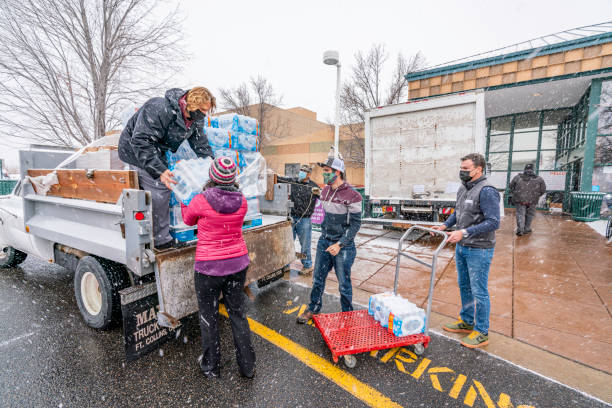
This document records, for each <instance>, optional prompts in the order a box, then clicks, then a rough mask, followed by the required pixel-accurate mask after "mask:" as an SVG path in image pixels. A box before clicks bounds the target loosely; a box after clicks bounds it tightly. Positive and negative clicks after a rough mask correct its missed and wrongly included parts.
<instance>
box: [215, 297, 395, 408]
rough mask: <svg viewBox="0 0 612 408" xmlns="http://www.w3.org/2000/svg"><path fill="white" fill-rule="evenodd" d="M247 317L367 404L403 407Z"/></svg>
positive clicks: (253, 326) (264, 333)
mask: <svg viewBox="0 0 612 408" xmlns="http://www.w3.org/2000/svg"><path fill="white" fill-rule="evenodd" d="M219 313H221V314H222V315H223V316H225V317H227V311H226V309H225V306H224V305H223V304H221V305H219ZM247 319H248V320H249V326H251V331H252V332H253V333H255V334H257V335H258V336H260V337H262V338H264V339H266V340H268V341H269V342H270V343H272V344H274V345H275V346H277V347H278V348H280V349H282V350H284V351H285V352H287V353H289V354H290V355H292V356H293V357H295V358H296V359H298V360H299V361H301V362H302V363H304V364H306V365H307V366H308V367H310V368H311V369H313V370H314V371H316V372H317V373H319V374H321V375H322V376H324V377H326V378H327V379H329V380H331V381H333V382H334V383H336V384H337V385H338V386H339V387H340V388H342V389H344V390H345V391H347V392H348V393H349V394H351V395H353V396H355V397H356V398H359V399H360V400H361V401H363V402H365V403H366V404H367V405H369V406H371V407H375V408H385V407H390V408H391V407H392V408H401V405H399V404H397V403H396V402H393V401H392V400H391V399H389V398H388V397H386V396H384V395H383V394H381V393H380V392H379V391H378V390H376V389H374V388H372V387H370V386H369V385H367V384H365V383H363V382H361V381H359V380H358V379H357V378H355V377H354V376H353V375H351V374H349V373H347V372H346V371H344V370H341V369H340V368H338V367H336V366H335V365H334V364H332V363H330V362H329V361H327V360H326V359H324V358H322V357H319V356H318V355H316V354H315V353H313V352H312V351H310V350H308V349H307V348H305V347H303V346H301V345H299V344H297V343H295V342H293V341H292V340H290V339H288V338H287V337H285V336H283V335H281V334H279V333H277V332H276V331H274V330H272V329H270V328H268V327H266V326H264V325H263V324H261V323H259V322H257V321H255V320H253V319H251V318H247Z"/></svg>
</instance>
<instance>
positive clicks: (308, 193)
mask: <svg viewBox="0 0 612 408" xmlns="http://www.w3.org/2000/svg"><path fill="white" fill-rule="evenodd" d="M277 180H278V182H279V183H290V184H291V202H292V203H293V208H292V209H291V216H292V217H294V218H310V217H311V216H312V213H313V212H314V208H315V204H316V201H317V198H319V197H318V196H316V195H314V194H313V193H312V189H313V187H317V188H318V187H319V186H318V185H317V183H315V182H314V181H312V180H308V182H306V183H304V182H301V181H298V180H297V178H292V177H280V176H279V177H278V178H277Z"/></svg>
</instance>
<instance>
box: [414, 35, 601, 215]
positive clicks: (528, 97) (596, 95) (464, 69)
mask: <svg viewBox="0 0 612 408" xmlns="http://www.w3.org/2000/svg"><path fill="white" fill-rule="evenodd" d="M611 31H612V25H611V24H601V25H596V26H592V27H588V28H587V27H583V28H580V29H575V30H569V31H567V32H563V33H556V34H554V35H553V36H548V37H542V38H540V39H534V40H532V41H529V42H525V43H520V44H516V45H515V46H512V47H511V48H510V47H509V48H508V49H505V50H501V51H502V52H499V51H497V52H495V53H493V54H494V55H491V54H490V55H479V56H474V57H469V58H466V59H464V60H460V61H455V62H452V63H449V64H444V65H441V66H438V67H433V68H430V69H426V70H422V71H419V72H415V73H411V74H409V75H407V76H406V79H407V80H408V82H409V99H410V100H420V99H424V98H434V97H436V96H439V95H447V94H452V93H461V92H465V91H470V90H476V89H482V90H484V94H485V116H486V119H485V120H486V129H487V143H486V151H485V152H481V153H484V154H485V156H486V158H487V162H488V163H489V164H488V167H489V169H488V170H489V173H490V175H489V178H490V180H491V181H492V182H493V184H494V185H495V186H496V187H497V188H498V189H500V190H501V191H504V190H506V189H507V188H508V185H509V184H510V180H511V179H512V177H514V175H516V174H518V173H520V172H521V171H522V170H523V169H524V167H525V164H528V163H533V164H534V165H535V168H536V172H537V173H538V174H539V175H540V176H542V177H543V178H544V179H545V181H546V184H547V188H548V194H547V195H546V196H545V197H544V198H543V199H542V201H541V203H540V205H541V206H547V205H551V203H552V205H553V206H560V205H561V204H563V206H564V207H566V208H567V206H568V205H569V204H568V196H569V194H568V193H569V192H571V191H601V192H612V32H611ZM593 32H597V34H595V35H584V33H588V34H592V33H593ZM551 38H552V39H553V41H551ZM566 38H572V39H567V40H565V39H566ZM555 41H556V42H555ZM505 196H506V197H507V194H506V195H505Z"/></svg>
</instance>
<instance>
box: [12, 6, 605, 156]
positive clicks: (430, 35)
mask: <svg viewBox="0 0 612 408" xmlns="http://www.w3.org/2000/svg"><path fill="white" fill-rule="evenodd" d="M180 7H181V8H182V10H183V11H184V13H185V18H186V21H185V24H184V27H183V28H184V31H185V37H186V38H185V42H184V44H185V49H186V51H187V52H188V53H189V54H191V55H192V58H191V59H190V60H189V61H188V62H187V63H186V65H185V69H184V72H182V73H181V74H179V75H177V77H176V83H173V84H170V86H182V87H189V86H193V85H204V86H207V87H209V88H210V89H211V90H212V91H213V92H214V93H217V90H218V88H219V87H233V86H236V85H237V84H239V83H241V82H243V81H248V79H249V77H251V76H257V75H263V76H264V77H265V78H267V79H268V80H269V81H270V82H271V83H272V84H273V86H274V88H275V90H276V91H277V92H278V93H279V94H281V95H282V96H283V102H284V103H283V107H285V108H290V107H294V106H302V107H305V108H307V109H311V110H314V111H315V112H317V114H318V118H319V119H320V120H324V121H325V120H331V119H332V118H333V115H334V106H335V100H334V97H335V93H334V92H335V84H336V75H335V68H334V67H330V66H327V65H324V64H323V62H322V54H323V51H325V50H327V49H336V50H338V51H339V52H340V58H341V63H342V67H343V68H342V70H343V71H342V75H343V78H347V77H348V76H349V75H350V67H351V64H352V62H353V55H354V54H355V52H357V51H359V50H363V51H366V50H367V49H368V48H369V47H370V46H371V45H372V44H374V43H382V44H385V46H386V48H387V51H388V52H389V54H390V62H392V60H393V59H394V58H395V55H396V54H397V53H398V52H402V53H404V54H405V55H410V54H413V53H416V52H417V51H421V52H422V53H423V54H424V56H425V57H426V59H427V61H428V62H429V63H430V64H431V65H433V64H438V63H443V62H446V61H449V60H453V59H457V58H463V57H467V56H470V55H473V54H476V53H480V52H485V51H490V50H493V49H495V48H500V47H504V46H508V45H512V44H515V43H518V42H521V41H525V40H529V39H532V38H535V37H539V36H544V35H547V34H552V33H555V32H558V31H562V30H567V29H570V28H575V27H578V26H584V25H591V24H596V23H601V22H604V21H608V20H612V1H610V0H607V1H606V0H601V1H599V0H593V1H576V0H573V1H566V0H557V1H540V0H538V1H533V0H532V1H523V0H520V1H508V0H505V1H466V0H464V1H440V0H439V1H435V2H434V1H431V2H426V1H421V2H415V1H406V0H404V1H385V0H382V1H371V0H370V1H361V0H350V1H348V0H340V1H335V0H326V1H318V0H312V1H308V2H296V1H267V0H260V1H229V0H225V1H214V2H213V1H202V0H181V2H180ZM6 156H7V153H6V151H4V152H0V157H6ZM10 156H12V157H14V154H10V155H9V158H11V157H10ZM13 160H14V159H13ZM11 161H12V160H11Z"/></svg>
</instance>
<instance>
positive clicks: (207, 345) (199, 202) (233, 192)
mask: <svg viewBox="0 0 612 408" xmlns="http://www.w3.org/2000/svg"><path fill="white" fill-rule="evenodd" d="M209 173H210V181H209V182H208V183H207V184H206V185H205V186H204V191H203V192H202V193H200V194H198V195H197V196H195V197H194V198H193V199H192V200H191V202H190V203H189V206H184V205H183V206H182V213H183V221H184V222H185V224H187V225H196V224H197V226H198V243H197V247H196V255H195V273H194V275H195V289H196V294H197V297H198V306H199V309H200V311H199V318H200V330H201V332H202V359H201V360H200V369H201V370H202V373H203V374H204V375H205V376H206V377H208V378H211V377H219V376H220V360H221V349H220V341H219V330H218V327H217V317H218V315H219V294H220V293H221V292H223V299H224V303H225V306H226V308H227V313H228V314H229V318H230V324H231V326H232V333H233V335H234V345H235V347H236V360H237V362H238V367H239V371H240V374H241V375H242V376H244V377H247V378H253V376H254V375H255V351H254V350H253V346H252V343H251V330H250V328H249V323H248V321H247V319H246V310H245V309H246V305H245V295H244V283H245V279H246V273H247V269H248V267H249V262H250V261H249V254H248V250H247V246H246V243H245V242H244V239H243V237H242V224H243V221H244V216H245V214H246V212H247V202H246V198H245V197H244V196H243V195H242V193H241V192H240V191H239V190H238V185H237V184H236V164H235V163H234V161H233V160H232V159H231V158H229V157H219V158H217V159H215V160H214V161H213V163H212V165H211V166H210V171H209Z"/></svg>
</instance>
